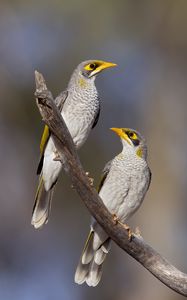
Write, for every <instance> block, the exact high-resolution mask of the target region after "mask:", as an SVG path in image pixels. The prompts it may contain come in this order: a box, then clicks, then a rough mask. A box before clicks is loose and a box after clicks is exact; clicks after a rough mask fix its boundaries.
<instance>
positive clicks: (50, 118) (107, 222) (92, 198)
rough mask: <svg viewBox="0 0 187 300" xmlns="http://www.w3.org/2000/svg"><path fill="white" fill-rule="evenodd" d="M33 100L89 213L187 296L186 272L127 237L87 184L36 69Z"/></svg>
mask: <svg viewBox="0 0 187 300" xmlns="http://www.w3.org/2000/svg"><path fill="white" fill-rule="evenodd" d="M35 80H36V92H35V96H36V102H37V106H38V108H39V111H40V114H41V116H42V119H43V120H44V122H45V123H46V124H47V125H48V126H49V128H50V131H51V132H52V138H53V140H54V143H55V146H56V148H57V151H58V153H59V160H60V161H61V162H62V163H63V167H64V169H65V171H66V173H67V174H68V175H69V176H70V178H71V181H72V184H73V186H74V188H75V189H76V190H77V193H78V194H79V196H80V197H81V199H82V200H83V202H84V204H85V205H86V207H87V208H88V210H89V211H90V213H91V215H92V216H93V217H94V218H95V219H96V220H97V221H98V223H99V224H100V225H101V226H102V227H103V228H104V229H105V231H106V232H107V234H108V235H109V236H110V237H111V238H112V239H113V240H114V241H115V242H116V243H117V244H118V246H119V247H121V248H122V249H123V250H125V251H126V252H127V253H128V254H129V255H131V256H132V257H133V258H134V259H136V260H137V261H138V262H139V263H141V264H142V266H144V267H145V268H146V269H147V270H148V271H149V272H151V273H152V274H153V275H154V276H155V277H156V278H157V279H159V280H160V281H161V282H163V283H164V284H165V285H166V286H168V287H169V288H171V289H173V290H174V291H176V292H177V293H179V294H181V295H184V296H187V274H185V273H182V272H181V271H179V270H178V269H177V268H175V267H174V266H173V265H172V264H170V263H169V262H168V261H167V260H166V259H165V258H164V257H162V256H161V255H160V254H159V253H158V252H156V251H155V250H154V249H153V248H152V247H151V246H149V245H148V244H146V242H145V241H144V240H143V238H142V237H141V236H139V235H135V234H133V237H132V240H131V241H129V239H128V232H127V230H126V229H125V228H124V227H123V226H122V225H121V224H120V223H117V224H116V223H115V222H114V218H113V216H112V215H111V214H110V212H109V211H108V210H107V208H106V207H105V206H104V204H103V202H102V200H101V198H100V197H99V195H98V193H97V192H96V190H95V189H94V188H93V187H92V186H91V185H90V182H89V180H88V177H87V176H86V174H85V171H84V170H83V167H82V165H81V163H80V160H79V157H78V155H77V152H76V149H75V146H74V143H73V140H72V138H71V136H70V134H69V131H68V129H67V127H66V125H65V123H64V120H63V119H62V116H61V114H60V112H59V110H58V108H57V106H56V105H55V101H54V99H53V96H52V94H51V92H50V91H49V90H48V89H47V86H46V83H45V80H44V78H43V76H42V74H40V73H38V72H37V71H36V72H35Z"/></svg>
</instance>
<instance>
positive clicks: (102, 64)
mask: <svg viewBox="0 0 187 300" xmlns="http://www.w3.org/2000/svg"><path fill="white" fill-rule="evenodd" d="M97 62H98V64H99V66H98V67H97V68H96V69H95V70H94V71H92V72H91V76H90V77H92V76H94V75H95V74H97V73H100V72H101V71H103V70H105V69H108V68H112V67H116V66H117V64H114V63H112V62H107V61H102V60H98V61H97Z"/></svg>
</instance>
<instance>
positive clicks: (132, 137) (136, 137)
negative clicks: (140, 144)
mask: <svg viewBox="0 0 187 300" xmlns="http://www.w3.org/2000/svg"><path fill="white" fill-rule="evenodd" d="M124 132H125V134H126V135H127V136H128V137H129V138H130V139H131V140H137V139H138V136H137V134H136V133H135V132H134V131H131V130H126V129H125V130H124Z"/></svg>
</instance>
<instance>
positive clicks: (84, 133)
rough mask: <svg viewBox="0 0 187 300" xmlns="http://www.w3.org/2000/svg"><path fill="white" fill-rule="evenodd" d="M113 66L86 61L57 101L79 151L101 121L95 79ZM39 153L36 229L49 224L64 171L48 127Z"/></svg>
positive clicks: (100, 62)
mask: <svg viewBox="0 0 187 300" xmlns="http://www.w3.org/2000/svg"><path fill="white" fill-rule="evenodd" d="M114 66H116V64H114V63H111V62H106V61H102V60H87V61H84V62H82V63H80V64H79V65H78V67H77V68H76V69H75V70H74V72H73V74H72V76H71V78H70V81H69V84H68V87H67V89H66V90H65V91H64V92H63V93H61V94H60V95H59V96H58V97H57V99H56V104H57V106H58V107H59V109H60V110H61V114H62V117H63V119H64V121H65V123H66V125H67V127H68V129H69V132H70V134H71V136H72V138H73V141H74V143H75V145H76V148H77V149H79V148H80V147H81V146H82V145H83V144H84V142H85V141H86V139H87V137H88V135H89V133H90V131H91V129H92V128H94V127H95V125H96V124H97V121H98V118H99V113H100V100H99V97H98V92H97V89H96V86H95V79H96V77H97V75H98V74H99V73H101V71H103V70H105V69H108V68H110V67H114ZM40 152H41V158H40V162H39V165H38V169H37V174H39V175H40V177H39V185H38V189H37V192H36V197H35V203H34V207H33V213H32V220H31V224H32V225H33V226H34V227H35V228H39V227H41V226H42V225H44V224H45V223H47V221H48V218H49V213H50V207H51V200H52V195H53V191H54V187H55V185H56V182H57V180H58V177H59V173H60V171H61V169H62V164H61V162H59V161H55V158H56V157H57V151H56V148H55V146H54V143H53V140H52V138H51V135H50V131H49V128H48V127H47V126H45V128H44V132H43V135H42V139H41V143H40Z"/></svg>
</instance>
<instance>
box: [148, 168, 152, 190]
mask: <svg viewBox="0 0 187 300" xmlns="http://www.w3.org/2000/svg"><path fill="white" fill-rule="evenodd" d="M148 168H149V167H148ZM151 179H152V173H151V170H150V168H149V183H148V188H147V190H148V189H149V187H150V184H151Z"/></svg>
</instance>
